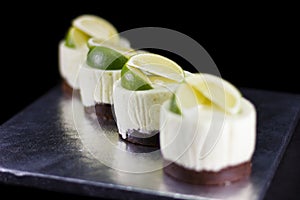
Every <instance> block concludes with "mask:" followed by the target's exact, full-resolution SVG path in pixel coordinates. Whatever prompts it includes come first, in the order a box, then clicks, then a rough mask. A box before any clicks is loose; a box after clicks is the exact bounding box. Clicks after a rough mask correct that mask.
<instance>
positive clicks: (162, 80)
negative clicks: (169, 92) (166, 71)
mask: <svg viewBox="0 0 300 200" xmlns="http://www.w3.org/2000/svg"><path fill="white" fill-rule="evenodd" d="M148 78H149V80H150V81H151V83H155V84H158V85H160V84H172V83H177V82H176V81H174V80H171V79H168V78H165V77H161V76H156V75H149V76H148Z"/></svg>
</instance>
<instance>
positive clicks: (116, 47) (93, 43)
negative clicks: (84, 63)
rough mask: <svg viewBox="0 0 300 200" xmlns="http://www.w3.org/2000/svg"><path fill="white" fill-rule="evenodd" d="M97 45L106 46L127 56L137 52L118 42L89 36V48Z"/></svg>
mask: <svg viewBox="0 0 300 200" xmlns="http://www.w3.org/2000/svg"><path fill="white" fill-rule="evenodd" d="M98 46H103V47H108V48H111V49H114V50H116V51H118V52H119V53H121V54H123V55H125V56H126V57H128V58H129V57H131V56H133V55H135V54H137V52H136V51H135V50H134V49H132V48H127V47H123V46H120V45H118V44H115V43H111V42H110V41H104V40H101V39H97V38H90V39H89V40H88V47H89V48H90V49H92V48H93V47H98Z"/></svg>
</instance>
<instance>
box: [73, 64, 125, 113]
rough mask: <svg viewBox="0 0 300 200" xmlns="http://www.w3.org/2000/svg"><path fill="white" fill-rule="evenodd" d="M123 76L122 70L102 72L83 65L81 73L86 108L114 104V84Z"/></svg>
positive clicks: (81, 87)
mask: <svg viewBox="0 0 300 200" xmlns="http://www.w3.org/2000/svg"><path fill="white" fill-rule="evenodd" d="M120 76H121V70H101V69H96V68H92V67H89V66H88V65H87V64H86V63H83V64H82V66H81V68H80V73H79V86H80V95H81V100H82V104H83V105H84V106H85V107H89V106H94V105H95V104H96V103H106V104H112V103H113V100H112V97H113V95H112V92H113V84H114V82H115V81H117V80H118V79H119V78H120Z"/></svg>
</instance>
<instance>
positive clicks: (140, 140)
mask: <svg viewBox="0 0 300 200" xmlns="http://www.w3.org/2000/svg"><path fill="white" fill-rule="evenodd" d="M144 135H145V133H141V132H140V131H139V130H135V129H130V130H127V132H126V136H127V137H126V139H125V140H126V141H128V142H131V143H134V144H140V145H144V146H150V147H160V145H159V131H153V132H152V133H151V134H150V136H149V135H147V137H145V136H144ZM143 136H144V137H143Z"/></svg>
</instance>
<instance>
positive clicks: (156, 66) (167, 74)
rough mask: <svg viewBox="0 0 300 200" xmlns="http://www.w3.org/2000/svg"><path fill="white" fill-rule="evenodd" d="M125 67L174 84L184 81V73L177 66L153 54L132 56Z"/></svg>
mask: <svg viewBox="0 0 300 200" xmlns="http://www.w3.org/2000/svg"><path fill="white" fill-rule="evenodd" d="M127 65H128V66H130V67H134V68H137V69H140V70H142V71H144V72H147V73H149V74H152V75H157V76H161V77H164V78H167V79H170V80H174V81H176V82H181V81H182V80H183V79H184V72H183V70H182V69H181V67H180V66H179V65H178V64H176V63H175V62H173V61H172V60H170V59H168V58H166V57H163V56H160V55H157V54H153V53H140V54H137V55H134V56H132V57H131V58H130V59H129V61H128V62H127Z"/></svg>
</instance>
